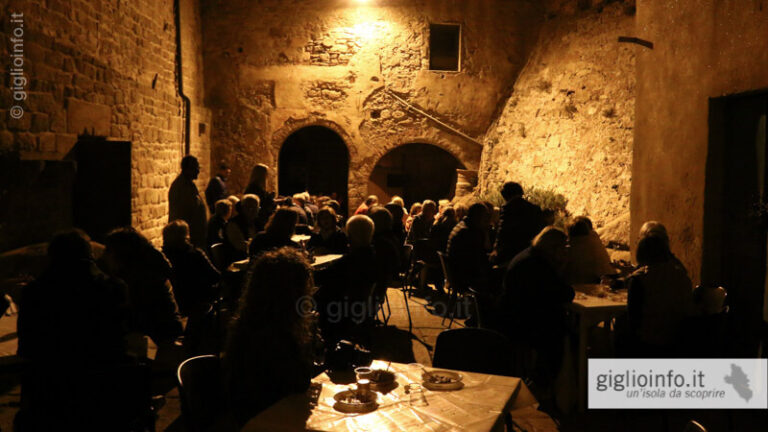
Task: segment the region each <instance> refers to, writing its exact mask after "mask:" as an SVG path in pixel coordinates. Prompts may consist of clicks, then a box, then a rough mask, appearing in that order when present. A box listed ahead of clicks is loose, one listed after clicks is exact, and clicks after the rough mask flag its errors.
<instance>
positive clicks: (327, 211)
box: [315, 206, 336, 227]
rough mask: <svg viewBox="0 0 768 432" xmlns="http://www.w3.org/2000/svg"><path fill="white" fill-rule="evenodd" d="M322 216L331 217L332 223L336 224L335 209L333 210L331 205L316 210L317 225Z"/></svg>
mask: <svg viewBox="0 0 768 432" xmlns="http://www.w3.org/2000/svg"><path fill="white" fill-rule="evenodd" d="M323 217H329V218H331V221H332V222H333V224H334V225H336V211H334V210H333V208H332V207H328V206H325V207H323V208H321V209H320V210H319V211H318V212H317V215H316V216H315V223H316V225H317V226H318V227H319V226H320V219H321V218H323Z"/></svg>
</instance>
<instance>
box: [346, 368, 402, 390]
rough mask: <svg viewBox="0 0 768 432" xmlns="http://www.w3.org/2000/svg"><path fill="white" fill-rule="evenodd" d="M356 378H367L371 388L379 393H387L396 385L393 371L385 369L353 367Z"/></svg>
mask: <svg viewBox="0 0 768 432" xmlns="http://www.w3.org/2000/svg"><path fill="white" fill-rule="evenodd" d="M355 374H356V375H357V378H358V379H361V378H363V379H367V380H369V381H370V382H371V389H372V390H374V391H377V392H381V393H387V392H390V391H392V390H393V389H394V388H395V387H397V381H396V380H395V378H396V377H395V374H394V372H391V371H388V370H385V369H373V368H370V367H359V368H356V369H355Z"/></svg>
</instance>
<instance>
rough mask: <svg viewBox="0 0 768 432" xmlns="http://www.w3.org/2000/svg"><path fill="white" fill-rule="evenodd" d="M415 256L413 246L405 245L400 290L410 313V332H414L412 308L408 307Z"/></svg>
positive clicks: (402, 254)
mask: <svg viewBox="0 0 768 432" xmlns="http://www.w3.org/2000/svg"><path fill="white" fill-rule="evenodd" d="M412 256H413V246H411V245H409V244H406V245H403V247H402V249H401V252H400V259H401V263H400V266H401V267H400V277H401V283H400V290H401V291H402V292H403V301H405V311H406V312H407V313H408V332H409V333H410V332H411V331H412V330H413V321H412V318H411V307H410V306H409V305H408V291H409V290H408V286H409V285H408V278H409V274H410V271H411V265H412V264H413V263H412V262H411V257H412Z"/></svg>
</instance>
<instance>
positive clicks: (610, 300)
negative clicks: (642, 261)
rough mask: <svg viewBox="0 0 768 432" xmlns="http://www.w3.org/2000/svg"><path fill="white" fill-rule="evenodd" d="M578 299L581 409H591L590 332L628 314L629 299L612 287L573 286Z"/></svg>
mask: <svg viewBox="0 0 768 432" xmlns="http://www.w3.org/2000/svg"><path fill="white" fill-rule="evenodd" d="M573 289H574V290H575V291H576V297H575V298H574V299H573V303H572V304H571V310H572V311H573V312H574V313H575V314H576V315H577V316H578V321H579V323H578V326H579V330H578V333H579V351H578V354H577V355H578V359H577V362H578V370H577V375H578V376H577V379H578V381H579V395H578V401H579V410H580V411H584V410H585V409H586V406H587V402H586V398H587V339H588V336H589V329H590V328H591V327H592V326H595V325H597V324H599V323H601V322H606V323H609V322H610V321H611V320H613V318H615V317H617V316H619V315H622V314H624V313H626V311H627V296H626V292H624V293H612V292H611V291H610V290H609V287H608V286H605V285H600V284H577V285H574V286H573Z"/></svg>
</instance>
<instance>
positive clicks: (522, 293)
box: [18, 156, 693, 424]
mask: <svg viewBox="0 0 768 432" xmlns="http://www.w3.org/2000/svg"><path fill="white" fill-rule="evenodd" d="M199 172H200V167H199V163H198V161H197V160H196V159H195V158H194V157H192V156H187V157H185V158H184V159H183V160H182V163H181V174H180V175H179V176H178V178H177V179H176V180H175V181H174V182H173V184H172V185H171V188H170V191H169V210H170V211H169V214H170V216H169V223H168V225H167V226H166V227H165V228H164V229H163V233H162V234H163V236H162V237H163V245H162V248H161V249H157V248H155V247H154V246H153V245H152V243H151V242H150V241H149V240H147V238H146V237H144V236H143V235H142V234H140V233H139V232H137V231H136V230H134V229H132V228H119V229H116V230H115V231H113V232H112V233H110V234H109V235H108V236H107V237H106V240H105V245H104V246H105V249H104V252H103V254H102V255H101V256H100V257H96V256H94V253H93V250H92V247H91V243H90V242H89V239H88V237H87V236H86V235H85V234H84V233H83V232H81V231H78V230H73V231H70V232H66V233H62V234H60V235H57V236H56V237H55V238H54V239H53V241H52V242H51V243H50V246H49V251H48V253H49V258H50V265H49V267H48V269H47V271H46V272H45V274H43V275H42V276H40V277H39V278H38V279H37V280H36V281H35V282H33V283H31V284H30V285H29V286H28V287H27V288H26V290H25V292H24V296H23V301H22V302H21V305H20V306H21V307H20V316H19V322H18V327H19V331H18V333H19V355H20V356H21V357H23V358H24V359H25V360H27V361H29V362H30V364H33V365H35V366H36V367H37V368H47V367H51V364H52V363H53V362H54V360H53V359H56V362H57V363H58V359H62V358H64V359H69V360H72V361H73V363H77V364H78V365H79V366H78V367H79V368H88V367H91V366H92V365H93V364H97V363H98V364H108V363H113V362H117V361H122V360H123V359H125V357H126V355H129V354H133V355H134V356H141V355H145V351H146V348H145V347H144V348H143V351H142V346H141V345H142V340H143V337H144V336H146V337H149V338H150V339H151V340H152V341H153V342H154V343H155V344H156V345H157V346H158V349H159V350H162V349H163V348H164V347H174V346H178V345H179V341H180V340H183V344H182V345H183V347H184V349H185V353H186V355H193V354H199V353H202V352H211V351H215V353H216V354H219V353H221V352H223V357H222V358H223V362H224V365H225V376H226V382H227V388H228V389H229V390H230V396H231V401H230V402H231V405H232V407H233V410H234V418H235V420H236V421H237V422H238V423H239V424H242V423H244V422H246V421H247V420H248V418H250V417H251V416H253V415H254V414H255V413H257V412H258V411H259V410H261V409H263V408H265V407H267V406H269V405H270V404H272V403H274V402H275V401H277V400H278V399H280V398H281V397H283V396H285V395H287V394H290V393H292V392H297V391H302V390H303V389H305V388H306V386H307V385H308V384H309V379H310V378H311V376H312V371H313V370H314V369H313V367H314V365H315V364H316V363H318V358H322V355H318V352H321V351H323V350H327V349H329V348H330V349H332V347H333V346H334V345H335V343H336V342H338V341H340V340H342V339H353V340H356V341H359V342H360V343H362V344H365V343H367V342H370V337H371V328H372V326H373V325H374V317H375V314H376V309H377V307H378V305H379V304H380V303H381V302H382V301H383V299H384V297H385V296H386V290H387V288H388V287H390V286H392V284H393V283H394V282H395V280H396V279H397V278H398V277H399V274H400V272H401V270H402V269H404V268H408V267H409V266H411V265H412V263H416V262H418V263H419V264H420V265H421V267H420V272H419V273H418V279H419V281H418V283H417V284H416V286H418V287H419V289H418V291H417V293H416V294H417V295H424V296H435V297H437V296H438V294H439V293H441V292H442V289H443V287H442V282H443V280H444V275H443V274H442V270H441V265H440V260H439V257H438V252H439V253H441V254H443V256H444V257H445V265H446V266H448V267H449V268H450V272H451V275H452V281H451V283H452V284H453V286H452V287H451V288H452V289H453V290H454V291H455V292H457V293H459V294H462V293H466V292H468V291H469V290H472V291H473V292H475V293H477V294H478V309H479V310H480V311H482V315H483V318H484V321H485V324H486V326H487V327H490V328H494V329H497V330H499V331H501V332H503V333H504V334H506V335H507V336H509V338H510V339H512V340H515V341H520V342H522V343H524V344H526V345H527V346H529V347H530V348H531V349H532V350H534V351H535V352H536V355H537V359H538V361H537V368H536V369H537V370H536V372H535V378H536V380H538V381H539V382H540V383H542V385H551V383H552V381H553V378H554V376H555V374H556V373H557V370H558V368H559V367H560V363H561V361H562V357H563V352H562V346H563V344H562V341H563V338H565V337H566V333H567V321H566V320H567V308H566V306H567V305H568V304H569V303H571V302H572V301H573V299H574V289H573V287H572V286H573V285H574V284H581V283H597V282H600V281H601V280H604V281H605V280H608V279H606V278H610V280H611V281H613V282H616V280H618V279H617V275H616V273H617V271H616V269H615V268H614V267H613V266H612V264H611V261H610V259H609V257H608V253H607V252H606V249H605V247H604V246H603V243H602V242H601V240H600V238H599V236H598V235H597V233H596V232H595V230H594V229H593V226H592V223H591V221H590V220H589V219H588V218H587V217H583V216H582V217H577V218H574V219H573V220H572V221H571V222H570V223H569V224H568V225H567V228H566V229H565V230H562V229H560V228H556V227H554V226H552V225H551V217H549V215H548V214H547V212H546V211H545V210H543V209H541V208H540V207H539V206H537V205H536V204H533V203H531V202H530V201H528V200H526V199H525V198H524V191H523V188H522V187H521V186H520V185H519V184H517V183H514V182H509V183H506V184H504V186H503V188H502V190H501V193H502V196H503V198H504V200H505V203H504V204H503V205H502V206H500V207H495V206H494V205H493V204H491V203H488V202H476V203H473V204H471V205H469V206H465V205H461V204H452V203H451V202H450V201H448V200H440V201H438V202H435V201H433V200H425V201H423V202H421V203H413V204H412V205H411V206H410V209H409V210H407V209H406V207H405V202H404V201H403V199H402V198H400V197H397V196H395V197H393V198H392V199H391V200H390V201H389V202H388V203H387V204H385V205H382V204H381V203H379V201H378V198H377V197H376V196H370V197H368V198H367V199H365V201H364V202H363V203H362V204H361V205H360V206H359V207H358V208H357V209H356V211H355V212H354V215H353V216H351V217H350V218H349V219H345V218H344V216H343V212H342V205H341V203H339V202H337V201H335V200H333V199H332V197H329V196H320V197H317V196H310V195H309V194H308V193H306V192H304V193H298V194H296V195H293V196H291V197H279V196H276V195H275V194H274V193H273V192H269V191H268V190H267V182H266V180H267V176H268V167H266V166H265V165H257V166H256V167H254V169H253V171H252V174H251V178H250V181H249V184H248V186H247V188H246V189H245V191H244V193H243V194H242V195H240V197H239V198H238V197H237V196H235V195H233V194H231V193H230V191H229V190H228V188H227V177H228V175H229V173H230V169H229V167H228V166H227V165H226V164H221V165H220V166H219V167H218V171H217V173H216V175H215V176H214V177H213V178H212V179H211V181H210V183H209V185H208V187H207V188H206V190H205V194H204V198H203V195H202V194H200V193H199V192H198V189H197V187H196V186H195V182H194V181H195V180H196V179H197V176H198V175H199ZM209 213H210V214H211V215H212V216H211V217H210V219H209V218H208V214H209ZM296 233H303V234H306V235H309V236H310V237H309V240H308V241H306V242H302V243H300V242H297V241H294V240H293V239H292V237H293V236H294V234H296ZM410 251H412V252H411V253H410V254H409V253H406V252H410ZM325 254H340V255H342V256H341V258H340V259H338V260H337V261H335V262H333V263H332V264H331V265H330V266H328V267H327V268H325V269H324V270H322V271H313V270H312V268H311V263H312V259H313V256H317V255H325ZM243 259H250V264H249V266H248V270H247V271H246V272H242V273H241V275H242V276H240V277H239V278H237V277H234V278H229V279H227V277H226V273H227V268H228V267H229V264H230V263H232V262H234V261H238V260H243ZM637 262H638V267H637V271H635V272H634V273H632V274H630V275H628V276H627V277H626V278H625V281H624V284H625V285H626V287H628V290H629V295H628V299H629V300H628V303H629V304H628V315H627V323H626V327H625V337H626V341H628V342H627V343H626V344H625V345H624V346H626V347H628V352H629V354H631V355H633V356H642V355H654V356H660V355H666V354H669V353H671V352H674V349H675V348H676V347H677V346H678V342H679V338H680V334H681V331H682V329H683V324H684V320H685V318H686V317H687V316H688V315H690V314H691V313H692V305H693V297H692V289H691V281H690V279H689V278H688V275H687V272H686V270H685V268H684V267H683V266H682V264H681V263H680V261H679V260H677V258H675V256H674V255H673V254H672V253H671V251H670V249H669V238H668V235H667V232H666V230H665V229H664V227H663V225H661V224H659V223H648V224H646V225H645V226H644V227H643V230H642V232H641V234H640V239H639V242H638V247H637ZM228 281H229V283H230V284H233V283H234V284H236V285H237V287H236V288H235V289H232V290H230V291H226V290H224V289H223V288H222V287H223V285H224V284H225V283H227V282H228ZM232 281H234V282H232ZM433 287H434V288H433ZM233 293H234V294H233ZM227 295H229V296H230V297H231V298H229V299H225V300H229V301H230V304H233V305H236V307H235V309H236V310H235V311H234V313H233V317H232V319H231V323H230V324H229V326H228V331H227V332H226V335H225V336H222V335H221V334H218V333H217V334H216V335H215V337H219V338H221V339H222V340H221V341H220V342H221V344H220V345H219V344H213V345H210V344H208V343H207V341H205V340H204V339H205V337H206V335H211V334H212V333H211V332H210V331H206V325H208V323H210V316H211V314H212V313H213V312H215V311H216V309H217V308H219V307H221V304H222V297H226V296H227ZM308 297H311V298H312V299H313V302H312V304H314V305H316V308H315V310H305V309H303V308H300V307H298V306H297V305H299V304H301V302H302V299H305V298H308ZM223 304H226V301H225V302H224V303H223ZM360 305H362V309H360V310H359V311H358V312H359V313H355V312H354V311H355V310H356V309H355V307H356V306H360ZM71 308H78V309H80V310H83V312H82V313H77V314H69V313H67V312H68V311H69V310H71ZM339 311H344V312H343V313H341V312H339ZM350 311H352V312H350ZM65 315H66V316H65ZM51 323H55V325H56V326H55V328H54V326H51ZM477 324H478V323H477V320H476V317H469V319H468V320H467V325H477ZM63 333H66V334H72V335H77V337H74V338H67V339H64V338H60V337H57V336H60V335H61V334H63ZM212 347H213V348H212ZM84 360H87V361H84ZM59 366H60V365H59ZM36 396H37V398H38V399H39V397H40V395H34V394H33V392H31V391H29V392H27V396H26V397H25V401H26V402H29V403H33V401H34V400H35V397H36ZM29 403H25V404H23V406H22V411H23V410H24V409H28V410H29V409H30V408H29V407H30V405H29Z"/></svg>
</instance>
